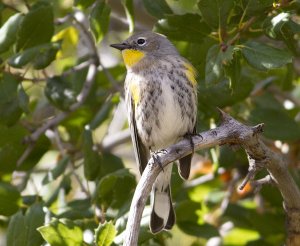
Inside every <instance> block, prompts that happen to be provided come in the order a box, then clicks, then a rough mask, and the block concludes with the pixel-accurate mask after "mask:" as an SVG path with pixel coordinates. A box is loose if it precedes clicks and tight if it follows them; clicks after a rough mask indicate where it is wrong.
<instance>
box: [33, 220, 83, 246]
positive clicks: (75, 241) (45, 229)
mask: <svg viewBox="0 0 300 246" xmlns="http://www.w3.org/2000/svg"><path fill="white" fill-rule="evenodd" d="M37 230H38V231H39V232H40V233H41V234H42V237H43V238H44V239H45V240H46V241H47V242H48V243H49V244H50V245H55V246H69V245H74V246H80V245H83V232H82V230H81V228H80V227H79V226H77V225H76V224H75V223H74V222H72V221H71V220H57V219H54V220H52V221H51V222H50V223H49V224H48V225H45V226H41V227H39V228H38V229H37Z"/></svg>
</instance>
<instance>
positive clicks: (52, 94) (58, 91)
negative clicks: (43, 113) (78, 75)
mask: <svg viewBox="0 0 300 246" xmlns="http://www.w3.org/2000/svg"><path fill="white" fill-rule="evenodd" d="M72 86H74V84H73V85H72V84H71V82H70V80H69V79H68V78H66V77H62V76H54V77H51V78H49V79H48V80H47V85H46V88H45V91H44V92H45V95H46V97H47V98H48V99H49V101H50V102H51V103H53V104H54V105H55V106H56V107H58V108H59V109H62V110H68V109H69V107H70V106H71V105H72V104H73V103H75V102H76V92H75V91H74V89H73V88H72Z"/></svg>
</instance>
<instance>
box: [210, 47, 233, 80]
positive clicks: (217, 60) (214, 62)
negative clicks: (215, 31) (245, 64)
mask: <svg viewBox="0 0 300 246" xmlns="http://www.w3.org/2000/svg"><path fill="white" fill-rule="evenodd" d="M233 52H234V47H233V46H228V47H227V48H226V49H225V50H222V49H221V48H220V46H219V45H217V44H216V45H213V46H212V47H211V48H210V49H209V50H208V53H207V56H206V66H205V82H206V83H207V84H216V83H218V82H220V80H221V79H222V78H223V76H224V69H223V66H224V65H228V64H230V62H231V60H232V59H233Z"/></svg>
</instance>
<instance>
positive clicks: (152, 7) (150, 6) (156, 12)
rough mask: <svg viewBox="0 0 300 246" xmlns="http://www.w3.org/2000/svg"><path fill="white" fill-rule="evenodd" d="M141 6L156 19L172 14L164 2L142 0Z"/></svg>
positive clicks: (162, 0) (160, 0) (159, 0)
mask: <svg viewBox="0 0 300 246" xmlns="http://www.w3.org/2000/svg"><path fill="white" fill-rule="evenodd" d="M143 4H144V6H145V9H146V10H147V12H148V13H149V14H150V15H152V16H154V17H156V18H157V19H162V18H164V17H165V15H166V14H172V10H171V9H170V7H169V6H168V4H167V3H166V1H165V0H156V1H153V0H143Z"/></svg>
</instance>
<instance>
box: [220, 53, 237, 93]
mask: <svg viewBox="0 0 300 246" xmlns="http://www.w3.org/2000/svg"><path fill="white" fill-rule="evenodd" d="M223 68H224V71H225V76H226V77H227V78H228V79H229V84H230V88H232V89H235V88H236V86H237V83H238V82H239V81H240V78H241V61H240V55H239V54H238V53H237V52H236V53H234V55H233V59H232V60H231V61H230V62H229V63H228V64H226V65H224V66H223Z"/></svg>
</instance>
